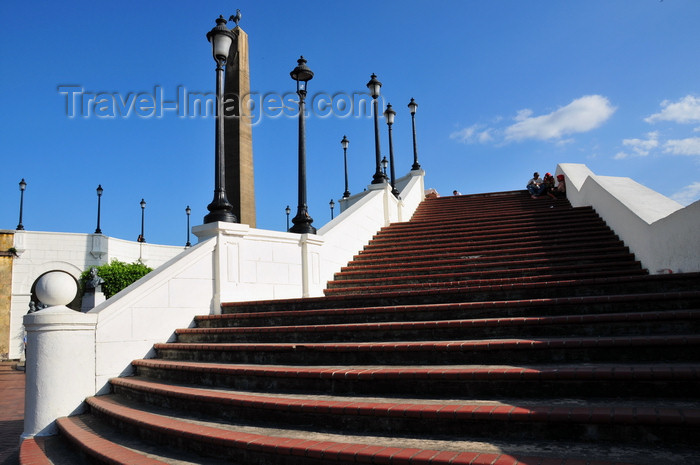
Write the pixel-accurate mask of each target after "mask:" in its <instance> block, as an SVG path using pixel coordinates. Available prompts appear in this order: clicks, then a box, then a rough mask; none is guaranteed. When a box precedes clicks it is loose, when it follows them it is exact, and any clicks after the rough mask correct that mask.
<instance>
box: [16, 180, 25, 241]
mask: <svg viewBox="0 0 700 465" xmlns="http://www.w3.org/2000/svg"><path fill="white" fill-rule="evenodd" d="M26 188H27V183H26V182H24V178H22V180H21V181H20V182H19V223H18V224H17V228H16V229H17V230H18V231H22V230H23V229H24V225H23V224H22V212H23V210H24V190H25V189H26Z"/></svg>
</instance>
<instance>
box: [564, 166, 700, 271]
mask: <svg viewBox="0 0 700 465" xmlns="http://www.w3.org/2000/svg"><path fill="white" fill-rule="evenodd" d="M556 173H557V174H564V175H565V176H566V182H567V186H566V195H567V198H568V199H569V201H570V202H571V204H572V205H573V206H574V207H579V206H591V207H593V208H594V209H595V210H596V212H597V213H598V214H599V215H600V216H601V218H603V220H605V222H606V223H607V224H608V226H610V227H611V228H612V229H613V231H615V233H616V234H617V235H618V236H619V237H620V239H622V240H623V241H624V242H625V244H626V245H627V246H628V247H629V248H630V250H631V251H632V252H633V253H634V254H635V256H636V257H637V259H638V260H639V261H640V262H641V263H642V266H643V267H644V268H646V269H647V270H649V272H650V273H652V274H656V273H669V272H673V273H679V272H695V271H700V234H699V233H698V231H700V201H697V202H695V203H693V204H691V205H688V206H687V207H685V208H684V207H683V206H682V205H681V204H679V203H678V202H675V201H673V200H671V199H669V198H668V197H665V196H663V195H661V194H659V193H658V192H655V191H653V190H651V189H649V188H647V187H645V186H643V185H641V184H639V183H637V182H635V181H634V180H632V179H630V178H625V177H612V176H598V175H596V174H594V173H593V172H592V171H591V170H590V169H589V168H588V167H587V166H586V165H583V164H575V163H562V164H559V165H558V166H557V171H556Z"/></svg>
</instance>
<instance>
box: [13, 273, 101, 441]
mask: <svg viewBox="0 0 700 465" xmlns="http://www.w3.org/2000/svg"><path fill="white" fill-rule="evenodd" d="M77 290H78V286H77V284H76V282H75V280H74V279H73V278H72V277H71V276H69V275H68V274H66V273H64V272H62V271H54V272H50V273H47V274H45V275H43V276H42V277H41V278H39V282H38V283H37V294H39V295H40V298H41V300H42V302H47V303H50V304H53V305H54V306H52V307H49V308H46V309H44V310H41V311H39V312H35V313H32V314H30V315H25V317H24V325H25V327H26V328H27V362H26V378H27V379H26V383H25V384H26V389H25V392H26V395H25V409H24V411H25V416H24V432H23V434H22V439H24V438H27V437H32V436H35V435H42V436H43V435H50V434H56V426H55V421H54V420H55V419H56V418H59V417H62V416H66V415H75V414H78V413H81V410H82V407H83V405H82V402H83V400H84V399H85V397H87V396H89V395H91V394H92V393H93V392H94V380H95V368H94V367H95V351H94V347H95V323H96V321H97V317H96V315H91V314H85V313H80V312H76V311H74V310H71V309H69V308H68V307H66V304H69V303H70V302H71V301H72V300H73V298H74V297H75V295H76V293H77ZM68 380H70V382H68Z"/></svg>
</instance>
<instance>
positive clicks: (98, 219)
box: [95, 184, 104, 234]
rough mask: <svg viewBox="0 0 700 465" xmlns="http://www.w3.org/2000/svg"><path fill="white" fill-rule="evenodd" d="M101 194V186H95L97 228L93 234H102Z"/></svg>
mask: <svg viewBox="0 0 700 465" xmlns="http://www.w3.org/2000/svg"><path fill="white" fill-rule="evenodd" d="M102 192H104V189H102V184H98V185H97V228H95V234H102V230H101V229H100V203H101V200H102Z"/></svg>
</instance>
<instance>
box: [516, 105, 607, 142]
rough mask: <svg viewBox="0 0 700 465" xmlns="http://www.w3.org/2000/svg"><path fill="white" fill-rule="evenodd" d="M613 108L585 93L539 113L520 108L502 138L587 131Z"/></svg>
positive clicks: (550, 136)
mask: <svg viewBox="0 0 700 465" xmlns="http://www.w3.org/2000/svg"><path fill="white" fill-rule="evenodd" d="M615 110H616V108H615V107H613V106H612V105H611V104H610V101H609V100H608V99H607V98H605V97H603V96H601V95H586V96H584V97H581V98H579V99H576V100H574V101H572V102H571V103H569V104H568V105H566V106H564V107H561V108H559V109H557V110H555V111H553V112H552V113H549V114H546V115H541V116H535V117H532V116H531V115H532V112H531V111H530V110H520V111H519V112H518V114H517V116H516V117H515V120H516V121H517V123H515V124H513V125H511V126H509V127H508V128H506V140H515V141H521V140H525V139H538V140H549V139H559V138H561V137H562V136H565V135H569V134H575V133H580V132H587V131H590V130H592V129H595V128H597V127H599V126H600V125H601V124H603V123H604V122H605V121H606V120H607V119H608V118H610V116H611V115H612V114H613V113H614V112H615Z"/></svg>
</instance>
